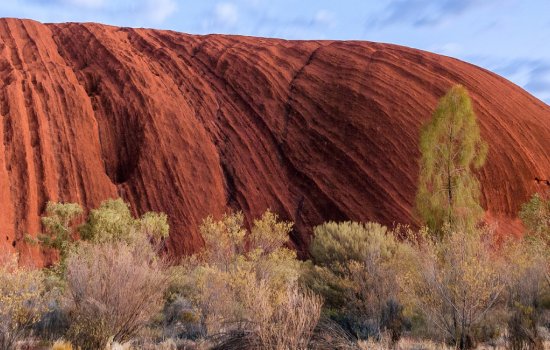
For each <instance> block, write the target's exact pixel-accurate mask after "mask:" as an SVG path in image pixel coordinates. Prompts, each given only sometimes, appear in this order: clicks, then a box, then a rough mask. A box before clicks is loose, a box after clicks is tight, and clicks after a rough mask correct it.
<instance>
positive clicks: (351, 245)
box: [305, 222, 406, 341]
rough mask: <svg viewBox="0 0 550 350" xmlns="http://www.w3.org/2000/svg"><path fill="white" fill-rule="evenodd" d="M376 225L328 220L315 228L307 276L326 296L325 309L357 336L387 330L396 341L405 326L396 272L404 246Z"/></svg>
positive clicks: (401, 260)
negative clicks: (311, 263)
mask: <svg viewBox="0 0 550 350" xmlns="http://www.w3.org/2000/svg"><path fill="white" fill-rule="evenodd" d="M403 248H404V246H403V245H402V244H400V243H399V242H398V241H397V240H396V239H395V237H394V235H393V233H392V232H391V231H388V229H387V228H386V227H385V226H382V225H380V224H377V223H367V224H361V223H356V222H342V223H334V222H329V223H326V224H324V225H321V226H317V227H316V228H315V229H314V239H313V242H312V244H311V247H310V252H311V256H312V261H313V263H314V265H313V266H310V268H309V273H308V275H307V276H306V277H305V280H306V281H307V283H308V285H309V286H310V288H312V289H313V290H315V291H316V292H318V293H320V294H321V295H323V296H324V297H325V300H326V306H327V308H328V309H329V310H328V313H329V314H330V315H331V316H332V318H333V319H335V320H337V321H338V322H339V323H340V324H341V325H343V326H344V327H345V328H346V329H348V330H349V331H351V332H352V333H353V334H355V335H356V336H358V337H360V338H365V337H369V336H377V337H379V336H380V334H381V332H382V331H384V330H388V331H391V332H392V334H393V336H394V339H395V341H397V340H398V338H399V336H400V334H401V329H400V328H401V327H402V325H403V321H404V320H403V318H402V308H401V307H399V306H397V305H395V304H396V303H397V304H398V302H397V300H399V296H398V292H399V288H398V284H397V273H398V268H399V266H398V265H399V264H400V263H404V262H405V261H406V250H404V249H403Z"/></svg>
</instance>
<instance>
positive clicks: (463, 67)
mask: <svg viewBox="0 0 550 350" xmlns="http://www.w3.org/2000/svg"><path fill="white" fill-rule="evenodd" d="M456 83H460V84H463V85H464V86H466V87H467V88H468V90H469V91H470V93H471V96H472V98H473V101H474V108H475V110H476V112H477V115H478V118H479V122H480V125H481V131H482V136H483V137H484V138H485V139H486V140H487V142H488V143H489V146H490V153H489V156H488V160H487V164H486V166H485V167H484V168H483V169H482V170H481V171H480V172H479V174H478V175H479V178H480V180H481V182H482V191H483V195H482V197H483V198H482V202H483V206H484V207H485V208H486V209H487V212H488V217H490V218H491V220H493V221H496V222H498V223H499V225H500V226H499V227H500V229H501V230H502V231H503V232H504V231H506V230H510V231H514V230H515V231H517V230H518V222H517V219H516V216H517V215H516V214H517V212H518V209H519V207H520V204H521V203H523V202H525V201H526V200H527V199H528V198H529V196H530V195H531V194H532V193H533V192H535V191H540V190H544V188H542V187H544V185H543V184H542V185H541V183H542V182H540V181H536V180H535V179H541V178H543V179H546V178H550V107H549V106H548V105H546V104H545V103H543V102H541V101H539V100H537V99H536V98H534V97H533V96H531V95H530V94H528V93H527V92H525V91H524V90H522V89H521V88H519V87H518V86H516V85H514V84H512V83H510V82H509V81H507V80H505V79H504V78H502V77H500V76H498V75H495V74H493V73H491V72H489V71H487V70H484V69H482V68H479V67H476V66H473V65H470V64H467V63H465V62H461V61H459V60H456V59H453V58H449V57H444V56H440V55H436V54H432V53H429V52H424V51H420V50H414V49H410V48H406V47H401V46H395V45H389V44H379V43H372V42H356V41H346V42H341V41H286V40H277V39H263V38H252V37H240V36H225V35H208V36H197V35H187V34H181V33H176V32H171V31H159V30H148V29H130V28H117V27H111V26H106V25H99V24H76V23H67V24H41V23H38V22H34V21H29V20H18V19H0V119H1V123H0V139H1V140H2V142H0V250H1V249H6V250H15V251H18V252H20V253H21V255H22V256H23V258H24V259H26V261H28V262H33V263H35V264H37V265H40V264H43V263H44V262H45V259H46V258H45V255H44V252H41V251H40V249H39V248H38V247H33V246H32V245H29V244H27V243H26V242H25V239H24V237H25V235H26V234H27V233H29V234H31V235H33V234H36V233H37V232H39V231H40V221H39V217H40V215H41V214H42V212H43V210H44V207H45V203H46V202H47V201H48V200H54V201H74V202H78V203H81V204H82V205H83V206H84V207H86V208H91V207H94V206H96V205H98V204H99V203H100V202H101V201H102V200H104V199H106V198H110V197H118V196H122V197H123V198H124V199H126V200H127V201H129V202H130V203H131V205H132V207H133V209H134V210H135V212H136V213H142V212H144V211H148V210H155V211H163V212H166V213H167V214H168V216H169V218H170V224H171V238H170V241H169V242H168V249H169V251H170V252H171V253H172V254H175V255H181V254H184V253H189V252H193V251H195V250H197V249H198V248H200V246H201V244H202V240H201V238H200V236H199V234H198V226H199V224H200V222H201V221H202V219H203V218H204V217H205V216H207V215H209V214H211V215H214V216H220V215H222V214H223V213H224V212H227V211H230V210H242V211H243V212H244V213H245V216H246V218H247V220H249V223H250V220H252V218H253V217H255V216H258V215H260V214H261V213H262V212H263V211H265V209H266V208H271V209H272V210H273V211H275V212H277V213H279V214H280V215H281V216H282V217H283V218H284V219H288V220H292V221H294V222H295V228H294V231H293V233H292V242H293V245H294V246H295V248H296V249H298V250H299V251H301V252H304V251H305V249H306V247H307V244H308V242H309V239H310V233H311V227H312V226H314V225H317V224H319V223H321V222H323V221H327V220H348V219H350V220H363V221H366V220H376V221H380V222H382V223H384V224H389V225H391V224H392V223H394V222H403V223H410V224H412V225H416V224H417V221H416V219H415V216H414V212H413V209H412V207H413V203H414V195H415V189H416V182H417V170H418V159H419V151H418V147H417V140H418V135H419V130H420V126H421V124H422V123H423V122H424V121H425V120H426V119H428V118H429V117H430V115H431V113H432V111H433V110H434V108H435V105H436V103H437V100H438V99H439V98H440V97H441V96H442V95H444V93H445V92H446V91H447V90H448V89H449V88H450V87H451V86H452V85H453V84H456ZM549 189H550V187H549Z"/></svg>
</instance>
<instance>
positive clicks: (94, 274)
mask: <svg viewBox="0 0 550 350" xmlns="http://www.w3.org/2000/svg"><path fill="white" fill-rule="evenodd" d="M163 269H164V267H163V264H162V262H161V261H160V260H159V259H158V258H157V257H156V256H155V253H154V251H153V249H151V246H150V245H149V242H147V241H146V240H145V239H141V240H139V239H136V240H134V241H133V242H132V243H126V242H113V243H98V244H91V243H82V244H80V245H79V246H78V247H77V248H76V249H75V250H74V251H73V252H72V253H71V254H70V255H69V257H68V259H67V272H66V280H67V287H66V308H67V310H68V314H69V320H70V327H69V330H68V334H67V337H68V339H70V340H71V341H72V343H73V344H75V345H77V346H79V347H80V348H82V349H83V350H86V349H102V348H104V347H105V345H106V344H107V341H108V340H109V339H112V340H113V341H116V342H121V343H122V342H125V341H129V340H131V339H132V337H134V336H136V335H137V334H138V332H139V331H140V330H141V329H142V328H143V327H144V326H145V325H146V324H147V323H148V322H149V321H150V320H151V318H152V317H153V316H154V315H155V314H156V313H157V312H159V311H160V310H161V308H162V305H163V297H164V293H165V289H166V286H167V285H168V278H167V276H166V274H165V273H164V271H163Z"/></svg>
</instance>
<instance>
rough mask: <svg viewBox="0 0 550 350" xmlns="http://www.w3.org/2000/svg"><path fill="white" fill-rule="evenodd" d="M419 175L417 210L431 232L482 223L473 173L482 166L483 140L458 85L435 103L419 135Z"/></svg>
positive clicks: (471, 109)
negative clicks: (431, 113)
mask: <svg viewBox="0 0 550 350" xmlns="http://www.w3.org/2000/svg"><path fill="white" fill-rule="evenodd" d="M420 152H421V161H420V175H419V184H418V192H417V196H416V208H417V211H418V213H419V215H420V217H421V218H422V219H423V221H424V222H425V223H426V224H427V225H428V227H429V228H430V229H432V230H433V231H434V232H438V233H441V232H443V231H442V230H441V228H442V227H443V226H444V225H445V224H446V223H447V224H450V225H451V226H457V225H465V226H473V225H475V224H476V223H478V221H479V220H480V219H481V216H482V215H483V209H482V208H481V206H480V204H479V195H480V185H479V182H478V180H477V179H476V177H475V175H474V174H473V172H472V171H473V170H474V169H479V168H480V167H481V166H482V165H483V164H484V162H485V158H486V155H487V144H486V143H485V142H483V141H482V139H481V136H480V132H479V127H478V125H477V120H476V115H475V113H474V110H473V108H472V102H471V100H470V97H469V95H468V92H467V90H466V89H465V88H464V87H463V86H461V85H456V86H454V87H452V88H451V90H450V91H449V92H448V93H447V94H446V95H445V96H444V97H443V98H442V99H441V100H440V101H439V104H438V106H437V109H436V111H435V113H434V115H433V117H432V119H431V120H430V121H428V122H427V123H426V124H425V125H424V127H423V128H422V131H421V135H420Z"/></svg>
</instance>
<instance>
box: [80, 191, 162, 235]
mask: <svg viewBox="0 0 550 350" xmlns="http://www.w3.org/2000/svg"><path fill="white" fill-rule="evenodd" d="M79 232H80V236H81V237H82V239H83V240H86V241H90V242H93V243H105V242H118V241H122V242H127V243H131V242H132V241H133V240H134V239H135V238H136V237H139V236H141V235H145V236H146V237H148V238H149V239H151V240H153V241H155V242H158V241H161V240H162V239H164V238H166V237H167V236H168V233H169V226H168V219H167V216H166V214H163V213H155V212H148V213H145V214H144V215H143V216H142V217H141V218H134V216H133V215H132V213H131V212H130V206H129V204H127V203H125V202H124V201H123V200H122V199H121V198H118V199H109V200H106V201H103V202H102V203H101V205H100V206H99V208H97V209H93V210H91V211H90V214H89V215H88V218H87V220H86V222H85V223H84V224H83V225H82V226H81V227H80V228H79Z"/></svg>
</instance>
